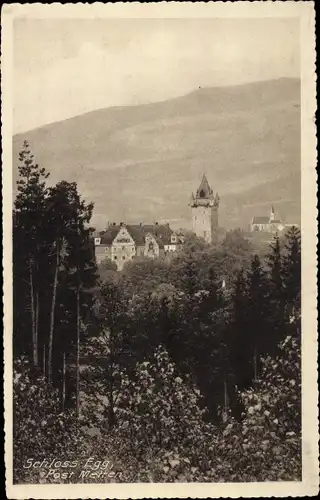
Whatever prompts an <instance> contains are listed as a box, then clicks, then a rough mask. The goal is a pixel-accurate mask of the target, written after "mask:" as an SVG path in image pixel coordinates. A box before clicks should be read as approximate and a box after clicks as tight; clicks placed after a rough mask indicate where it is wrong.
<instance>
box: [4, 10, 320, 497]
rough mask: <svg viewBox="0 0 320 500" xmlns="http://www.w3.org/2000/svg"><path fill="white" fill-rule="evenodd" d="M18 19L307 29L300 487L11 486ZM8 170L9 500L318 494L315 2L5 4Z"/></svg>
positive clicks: (304, 40) (304, 37)
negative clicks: (254, 22) (200, 21)
mask: <svg viewBox="0 0 320 500" xmlns="http://www.w3.org/2000/svg"><path fill="white" fill-rule="evenodd" d="M15 17H30V18H45V17H56V18H61V17H62V18H63V17H73V18H88V17H108V18H112V17H113V18H117V17H127V18H134V17H136V18H139V17H143V18H152V17H162V18H170V17H179V18H181V17H183V18H188V17H190V18H195V17H197V18H201V17H223V18H239V17H243V18H245V17H246V18H248V17H250V18H258V17H259V18H261V17H299V18H300V26H301V190H302V193H301V221H302V332H303V341H302V415H303V420H302V435H303V447H302V455H303V477H302V481H301V482H298V481H297V482H274V483H269V482H266V483H219V484H217V483H211V484H209V483H185V484H184V483H166V484H164V483H140V484H133V483H129V484H111V483H110V484H76V485H64V484H62V485H13V484H12V345H11V340H12V257H11V255H12V236H11V235H12V215H11V211H12V88H11V79H12V76H11V74H12V67H11V66H12V21H13V19H14V18H15ZM1 63H2V64H1V65H2V99H3V103H2V141H3V142H2V144H3V152H2V164H3V235H4V236H3V248H4V251H3V267H4V289H3V301H4V332H5V333H4V353H5V379H4V395H5V398H4V399H5V464H6V491H7V496H8V498H14V499H20V498H21V499H22V498H39V499H40V498H41V499H47V498H48V499H50V498H51V499H52V498H70V499H71V498H119V499H121V498H122V499H124V498H172V497H178V498H187V497H190V498H206V497H211V498H219V497H231V498H238V497H256V496H261V497H270V496H275V497H284V496H304V495H317V493H318V485H319V479H318V472H319V462H318V406H317V395H318V390H317V307H316V306H317V282H316V270H317V255H316V244H317V211H316V209H317V197H316V196H317V177H316V171H315V166H316V160H317V154H316V144H317V141H316V128H315V122H314V115H315V111H316V75H315V14H314V3H313V2H291V1H289V2H272V1H267V2H247V1H244V2H209V3H200V2H199V3H190V2H189V3H188V2H182V3H179V2H170V3H166V2H161V3H153V4H152V3H150V4H140V3H139V2H135V3H132V4H126V3H120V2H119V3H116V4H101V3H94V4H92V5H88V4H65V5H61V4H51V5H50V4H49V5H46V4H5V5H4V6H3V7H2V56H1Z"/></svg>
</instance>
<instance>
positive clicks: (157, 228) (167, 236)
mask: <svg viewBox="0 0 320 500" xmlns="http://www.w3.org/2000/svg"><path fill="white" fill-rule="evenodd" d="M142 230H143V231H144V232H145V234H147V233H150V234H152V235H153V236H154V238H155V240H156V242H157V243H158V245H159V246H160V247H163V246H164V245H168V244H169V243H170V242H171V235H172V233H173V231H172V229H171V228H170V227H169V224H145V225H143V226H142Z"/></svg>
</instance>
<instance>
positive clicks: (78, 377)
mask: <svg viewBox="0 0 320 500" xmlns="http://www.w3.org/2000/svg"><path fill="white" fill-rule="evenodd" d="M76 374H77V375H76V380H77V387H76V394H77V405H76V414H77V417H79V414H80V279H79V266H78V265H77V361H76Z"/></svg>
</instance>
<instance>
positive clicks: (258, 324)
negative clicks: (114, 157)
mask: <svg viewBox="0 0 320 500" xmlns="http://www.w3.org/2000/svg"><path fill="white" fill-rule="evenodd" d="M247 281H248V307H247V311H248V339H249V343H250V346H248V349H249V352H250V355H251V359H252V363H251V367H252V370H251V373H252V380H255V379H257V377H258V373H259V369H260V358H261V355H262V354H263V353H264V352H268V348H269V347H270V339H269V336H268V316H269V303H268V283H267V276H266V272H265V270H264V269H263V267H262V265H261V261H260V258H259V256H258V255H254V257H253V258H252V261H251V267H250V269H249V271H248V273H247ZM272 344H273V343H272Z"/></svg>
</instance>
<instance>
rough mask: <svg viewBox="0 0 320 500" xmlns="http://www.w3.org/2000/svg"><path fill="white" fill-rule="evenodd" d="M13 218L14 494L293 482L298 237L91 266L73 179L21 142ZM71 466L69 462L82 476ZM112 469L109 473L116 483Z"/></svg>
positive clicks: (233, 239) (197, 242) (194, 244)
mask: <svg viewBox="0 0 320 500" xmlns="http://www.w3.org/2000/svg"><path fill="white" fill-rule="evenodd" d="M19 158H20V162H19V166H18V168H19V180H18V185H17V196H16V199H15V203H14V209H13V358H14V359H13V438H14V440H13V458H14V481H15V483H41V482H42V483H46V482H63V481H65V482H72V481H73V480H74V481H75V482H80V481H79V476H78V477H77V475H74V476H73V478H71V479H69V478H68V479H66V480H63V479H61V475H60V476H59V474H57V476H52V475H50V476H49V477H48V474H46V471H45V470H41V468H40V469H39V468H33V467H26V465H25V464H26V461H27V460H28V459H34V460H35V459H36V460H37V461H42V460H47V461H48V462H49V461H50V460H54V459H59V461H64V460H65V461H69V462H71V461H72V460H78V461H79V462H80V461H81V460H82V459H83V460H84V461H85V460H86V459H87V458H89V457H94V459H95V460H101V461H103V460H109V461H110V462H111V463H112V467H113V469H112V470H113V472H114V474H111V475H109V476H108V477H106V478H104V479H103V480H101V478H99V476H94V474H93V475H91V476H90V477H85V478H83V479H82V480H81V481H82V482H89V481H90V482H103V481H121V482H143V481H148V482H173V481H179V482H188V481H190V482H196V481H199V482H230V481H235V482H241V481H246V482H248V481H281V480H282V481H292V480H301V395H300V391H301V380H300V378H301V370H300V364H301V359H300V353H301V296H300V291H301V242H300V232H299V229H297V228H296V227H292V228H289V229H288V230H287V231H286V232H284V234H283V233H281V235H279V236H275V237H274V240H273V242H272V243H271V244H270V245H269V248H268V249H267V251H265V250H262V249H261V248H258V247H257V248H256V247H255V246H254V244H253V243H252V242H250V241H248V239H247V238H246V237H245V235H244V234H243V232H242V231H241V230H240V229H234V230H231V231H228V232H226V233H225V234H224V236H223V237H222V238H220V239H219V241H218V242H217V243H216V244H214V245H209V244H207V243H205V242H204V241H203V240H202V239H200V238H197V237H196V236H195V235H193V234H187V235H186V237H185V243H184V245H183V248H182V249H181V250H180V251H178V252H177V253H176V255H174V256H173V257H172V258H171V259H170V260H169V259H165V258H163V259H161V258H159V259H155V260H150V259H142V258H141V259H139V260H134V261H132V262H130V263H127V264H126V265H125V267H124V269H123V270H122V271H121V272H120V271H116V268H115V266H114V264H113V263H112V262H111V261H108V260H107V259H106V260H105V261H103V262H102V263H101V264H100V265H99V266H97V264H96V261H95V254H94V244H93V231H94V228H93V227H91V225H90V222H91V217H92V214H93V210H94V205H93V203H88V202H86V201H85V200H84V199H83V198H82V197H81V194H80V193H79V192H78V187H77V184H76V183H75V182H73V183H69V182H65V181H61V182H59V183H57V184H56V185H51V184H50V182H49V181H50V178H49V173H48V172H47V171H46V170H45V169H44V168H43V167H41V166H39V165H37V164H36V163H35V161H34V157H33V154H32V152H31V150H30V147H29V145H28V144H27V143H26V142H25V143H24V145H23V148H22V150H21V152H20V157H19ZM80 469H81V465H80V463H79V470H80ZM117 473H119V474H117Z"/></svg>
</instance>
